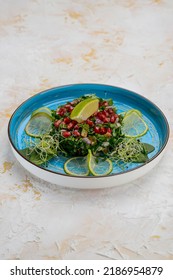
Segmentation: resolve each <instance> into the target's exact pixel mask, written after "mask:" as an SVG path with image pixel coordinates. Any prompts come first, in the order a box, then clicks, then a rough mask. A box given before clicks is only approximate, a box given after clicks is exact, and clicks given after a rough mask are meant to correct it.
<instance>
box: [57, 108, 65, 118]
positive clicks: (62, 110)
mask: <svg viewBox="0 0 173 280" xmlns="http://www.w3.org/2000/svg"><path fill="white" fill-rule="evenodd" d="M65 113H66V108H63V107H62V108H60V109H59V111H58V115H60V116H61V117H62V116H64V114H65Z"/></svg>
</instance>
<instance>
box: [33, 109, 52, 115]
mask: <svg viewBox="0 0 173 280" xmlns="http://www.w3.org/2000/svg"><path fill="white" fill-rule="evenodd" d="M38 113H45V114H47V115H49V116H52V111H51V110H50V109H49V108H47V107H40V108H38V109H37V110H35V111H34V112H33V113H32V115H31V117H33V116H35V115H36V114H38Z"/></svg>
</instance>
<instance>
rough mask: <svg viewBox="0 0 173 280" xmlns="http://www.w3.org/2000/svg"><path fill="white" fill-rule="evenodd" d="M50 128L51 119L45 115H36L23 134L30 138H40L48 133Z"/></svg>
mask: <svg viewBox="0 0 173 280" xmlns="http://www.w3.org/2000/svg"><path fill="white" fill-rule="evenodd" d="M51 127H52V118H51V116H49V115H48V114H46V113H37V114H35V115H34V116H33V117H31V119H30V120H29V122H28V123H27V125H26V127H25V132H26V134H28V135H29V136H32V137H41V136H42V135H44V134H46V133H49V132H50V130H51Z"/></svg>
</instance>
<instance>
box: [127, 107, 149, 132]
mask: <svg viewBox="0 0 173 280" xmlns="http://www.w3.org/2000/svg"><path fill="white" fill-rule="evenodd" d="M147 130H148V126H147V124H146V123H145V121H144V120H143V119H142V117H141V115H140V114H139V113H138V112H136V110H132V111H131V112H129V113H127V114H125V116H124V119H123V122H122V133H123V134H124V135H125V136H126V137H141V136H143V135H144V134H145V133H146V132H147Z"/></svg>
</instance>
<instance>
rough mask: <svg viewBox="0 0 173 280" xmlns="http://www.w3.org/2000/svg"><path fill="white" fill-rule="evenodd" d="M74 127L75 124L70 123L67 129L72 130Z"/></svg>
mask: <svg viewBox="0 0 173 280" xmlns="http://www.w3.org/2000/svg"><path fill="white" fill-rule="evenodd" d="M74 126H75V124H74V123H72V122H70V123H69V124H68V125H67V128H68V129H69V130H71V129H72V128H73V127H74Z"/></svg>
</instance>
